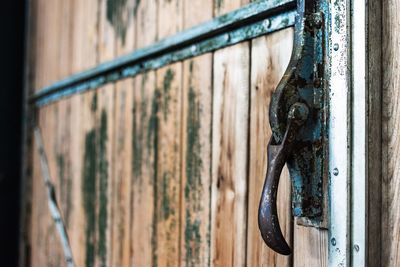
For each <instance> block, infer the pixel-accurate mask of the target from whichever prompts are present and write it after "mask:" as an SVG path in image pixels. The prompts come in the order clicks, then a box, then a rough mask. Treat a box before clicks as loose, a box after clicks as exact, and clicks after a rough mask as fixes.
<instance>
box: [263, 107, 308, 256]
mask: <svg viewBox="0 0 400 267" xmlns="http://www.w3.org/2000/svg"><path fill="white" fill-rule="evenodd" d="M308 115H309V109H308V108H307V106H306V105H305V104H302V103H295V104H293V106H292V107H291V108H290V111H289V114H288V118H287V127H286V132H285V135H284V136H283V139H282V141H281V142H279V143H275V139H274V138H271V140H270V142H269V144H268V163H269V164H268V170H267V178H266V180H265V184H264V188H263V191H262V196H261V200H260V210H259V217H258V225H259V227H260V231H261V236H262V238H263V239H264V241H265V243H267V245H268V246H269V247H271V248H272V249H274V250H275V251H276V252H278V253H281V254H283V255H289V254H290V253H291V251H290V248H289V245H288V244H287V243H286V241H285V238H284V237H283V235H282V231H281V228H280V224H279V220H278V212H277V209H276V197H277V193H278V185H279V178H280V176H281V172H282V169H283V166H285V163H286V161H287V160H288V159H289V157H290V156H291V154H292V153H293V148H294V144H295V141H296V136H297V131H299V129H300V128H301V127H302V126H303V124H304V123H305V121H306V120H307V118H308Z"/></svg>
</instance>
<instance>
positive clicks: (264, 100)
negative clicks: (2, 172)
mask: <svg viewBox="0 0 400 267" xmlns="http://www.w3.org/2000/svg"><path fill="white" fill-rule="evenodd" d="M292 47H293V29H291V28H290V29H287V30H283V31H281V32H277V33H273V34H271V35H268V36H266V37H260V38H257V39H255V40H253V41H252V49H251V87H250V88H251V100H250V103H251V104H250V106H251V107H250V152H249V153H250V158H249V200H248V223H247V224H248V230H247V244H248V245H247V265H248V266H291V257H287V256H282V255H279V254H277V253H275V252H274V251H272V250H271V249H269V248H268V247H267V246H266V244H265V243H264V241H263V240H262V238H261V235H260V231H259V229H258V206H259V201H260V196H261V191H262V187H263V184H264V181H265V175H266V171H267V145H268V142H269V139H270V137H271V128H270V125H269V116H268V113H269V104H270V101H271V95H272V93H273V91H274V90H275V88H276V86H277V85H278V83H279V81H280V79H281V78H282V76H283V73H284V72H285V70H286V67H287V64H288V63H289V60H290V55H291V53H290V51H291V50H292ZM278 189H279V192H278V212H279V222H280V225H281V228H282V231H283V233H284V236H285V239H286V241H287V242H288V244H290V246H292V245H291V243H292V242H291V241H292V231H293V229H292V228H293V221H292V215H291V214H292V212H291V192H290V191H291V180H290V177H289V174H288V171H287V169H285V171H284V172H283V174H282V176H281V180H280V183H279V188H278Z"/></svg>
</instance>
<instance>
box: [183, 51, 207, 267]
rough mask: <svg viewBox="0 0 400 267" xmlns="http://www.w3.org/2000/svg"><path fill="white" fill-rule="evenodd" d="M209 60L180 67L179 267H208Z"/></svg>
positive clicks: (188, 63) (205, 57) (189, 62)
mask: <svg viewBox="0 0 400 267" xmlns="http://www.w3.org/2000/svg"><path fill="white" fill-rule="evenodd" d="M211 70H212V57H211V54H206V55H203V56H200V57H197V58H194V59H190V60H188V61H185V62H184V63H183V77H184V81H183V120H182V132H183V136H182V187H181V197H182V199H181V203H182V206H181V209H182V211H181V212H182V215H181V251H182V252H181V266H208V265H209V264H210V247H209V242H210V226H211V225H210V200H211V192H210V186H211V142H210V140H211V115H212V112H211V110H212V106H211V105H212V101H211V100H212V91H211V86H212V84H211V83H212V80H211V74H212V73H211Z"/></svg>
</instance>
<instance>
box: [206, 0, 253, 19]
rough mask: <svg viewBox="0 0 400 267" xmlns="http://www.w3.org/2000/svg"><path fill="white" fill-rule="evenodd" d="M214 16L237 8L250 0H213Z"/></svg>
mask: <svg viewBox="0 0 400 267" xmlns="http://www.w3.org/2000/svg"><path fill="white" fill-rule="evenodd" d="M213 1H214V16H219V15H223V14H226V13H228V12H231V11H233V10H235V9H238V8H240V7H242V6H244V5H246V4H248V3H250V0H213Z"/></svg>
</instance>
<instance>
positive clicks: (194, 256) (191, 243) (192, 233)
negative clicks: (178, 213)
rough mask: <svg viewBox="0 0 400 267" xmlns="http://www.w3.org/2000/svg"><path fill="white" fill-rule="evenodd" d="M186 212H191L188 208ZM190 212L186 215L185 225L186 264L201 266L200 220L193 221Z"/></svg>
mask: <svg viewBox="0 0 400 267" xmlns="http://www.w3.org/2000/svg"><path fill="white" fill-rule="evenodd" d="M186 214H189V211H188V210H187V212H186ZM190 217H191V216H190V214H189V215H188V216H186V226H185V248H186V254H185V266H193V267H195V266H199V264H200V263H201V262H200V244H201V235H200V221H199V220H195V221H194V222H193V223H192V220H191V219H190Z"/></svg>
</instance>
